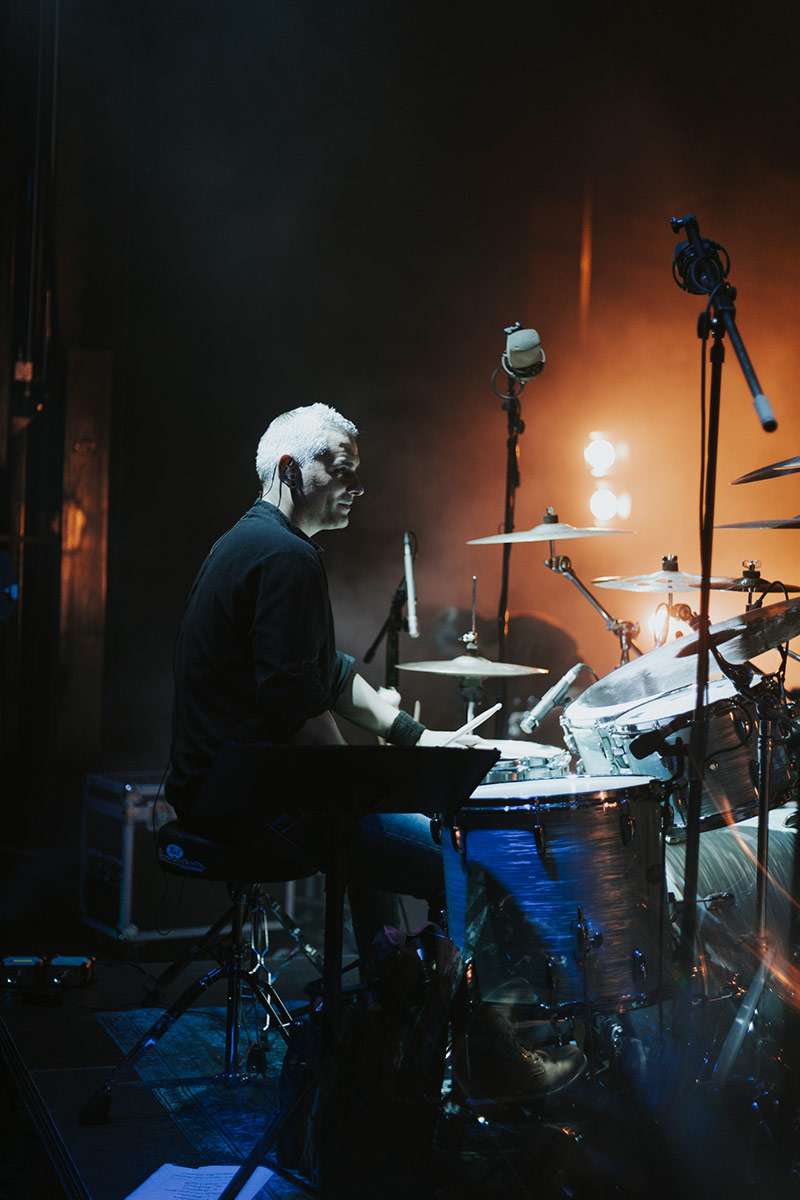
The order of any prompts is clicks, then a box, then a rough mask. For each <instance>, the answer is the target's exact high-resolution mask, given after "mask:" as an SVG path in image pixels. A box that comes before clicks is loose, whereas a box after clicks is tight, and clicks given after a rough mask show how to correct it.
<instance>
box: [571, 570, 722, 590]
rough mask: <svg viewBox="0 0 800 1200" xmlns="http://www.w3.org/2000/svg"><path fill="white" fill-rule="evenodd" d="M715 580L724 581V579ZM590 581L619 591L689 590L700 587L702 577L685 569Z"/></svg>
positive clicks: (598, 585)
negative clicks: (690, 573)
mask: <svg viewBox="0 0 800 1200" xmlns="http://www.w3.org/2000/svg"><path fill="white" fill-rule="evenodd" d="M715 582H716V583H725V582H726V580H724V579H718V580H715ZM592 583H593V584H595V585H596V586H597V587H605V588H617V589H618V590H619V591H621V592H689V591H691V590H692V589H693V588H698V587H700V584H701V583H702V579H701V577H700V576H699V575H687V574H686V572H685V571H653V573H652V574H651V575H628V576H622V575H601V576H600V578H599V579H593V580H592Z"/></svg>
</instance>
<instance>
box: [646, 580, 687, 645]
mask: <svg viewBox="0 0 800 1200" xmlns="http://www.w3.org/2000/svg"><path fill="white" fill-rule="evenodd" d="M672 597H673V593H672V592H668V593H667V600H666V603H662V604H659V606H658V608H657V609H656V616H658V613H659V612H660V611H661V609H662V608H664V609H666V613H667V619H666V621H665V622H664V633H663V637H659V636H658V635H656V645H657V646H663V645H665V643H666V641H667V638H668V637H669V623H670V621H685V622H687V623H688V622H689V621H691V619H692V617H694V616H695V615H696V614H695V613H693V612H692V610H691V608H690V607H689V605H688V604H673V603H672Z"/></svg>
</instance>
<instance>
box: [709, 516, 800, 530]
mask: <svg viewBox="0 0 800 1200" xmlns="http://www.w3.org/2000/svg"><path fill="white" fill-rule="evenodd" d="M714 528H715V529H800V513H799V514H798V515H797V516H796V517H775V518H774V519H772V520H769V519H768V520H764V521H734V522H733V523H732V524H730V525H715V526H714Z"/></svg>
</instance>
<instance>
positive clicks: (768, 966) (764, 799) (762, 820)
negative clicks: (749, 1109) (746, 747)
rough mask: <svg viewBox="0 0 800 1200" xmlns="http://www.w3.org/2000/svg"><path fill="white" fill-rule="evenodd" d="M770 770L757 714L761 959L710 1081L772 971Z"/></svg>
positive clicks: (720, 1078)
mask: <svg viewBox="0 0 800 1200" xmlns="http://www.w3.org/2000/svg"><path fill="white" fill-rule="evenodd" d="M771 772H772V720H771V719H770V718H769V717H765V716H761V715H759V721H758V833H757V840H756V893H755V935H756V939H757V944H758V949H759V953H760V955H761V962H760V963H759V966H758V970H757V971H756V973H755V975H754V977H753V979H752V981H751V983H750V986H749V988H748V989H747V991H746V992H745V995H744V998H743V999H742V1002H741V1004H740V1005H739V1011H738V1012H737V1014H736V1017H735V1018H734V1022H733V1025H732V1026H731V1028H730V1030H729V1031H728V1035H727V1037H726V1038H725V1041H724V1042H723V1044H722V1049H721V1050H720V1054H719V1058H718V1059H717V1065H716V1066H715V1067H714V1075H713V1079H714V1083H715V1084H717V1085H720V1084H724V1083H726V1082H727V1079H728V1076H729V1075H730V1073H731V1070H732V1068H733V1064H734V1063H735V1061H736V1058H737V1056H738V1054H739V1051H740V1050H741V1048H742V1043H743V1042H744V1039H745V1035H746V1033H747V1031H748V1029H749V1028H750V1023H751V1022H752V1020H753V1016H754V1014H755V1011H756V1007H757V1005H758V1002H759V1000H760V999H761V994H762V992H763V991H764V987H765V986H766V983H767V980H768V979H769V976H770V974H771V972H772V963H773V960H774V958H775V949H774V947H771V946H770V945H769V943H768V941H767V884H768V879H769V874H768V861H769V860H768V848H769V810H770V787H771V778H770V777H771Z"/></svg>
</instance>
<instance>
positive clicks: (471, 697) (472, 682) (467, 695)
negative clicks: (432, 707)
mask: <svg viewBox="0 0 800 1200" xmlns="http://www.w3.org/2000/svg"><path fill="white" fill-rule="evenodd" d="M477 589H478V577H477V575H473V576H472V628H471V629H470V631H469V633H463V634H462V635H461V637H460V638H459V639H458V640H459V641H460V642H463V643H464V649H465V651H466V652H467V654H473V655H475V656H476V657H477V654H478V613H477V608H476V596H477ZM458 690H459V692H460V693H461V698H462V699H463V701H464V703H465V704H466V706H467V709H466V716H465V718H464V719H465V721H471V720H472V718H473V717H474V716H475V706H476V705H477V704H480V703H481V701H482V699H483V680H481V679H475V678H473V677H470V676H464V677H463V678H462V679H461V680H459V684H458ZM499 699H502V697H499ZM499 719H500V718H498V720H499ZM500 733H501V729H500V727H499V726H498V728H497V729H495V734H496V735H497V736H499V734H500Z"/></svg>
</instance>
